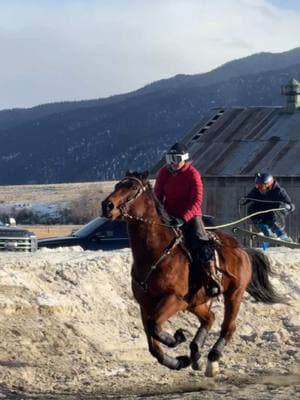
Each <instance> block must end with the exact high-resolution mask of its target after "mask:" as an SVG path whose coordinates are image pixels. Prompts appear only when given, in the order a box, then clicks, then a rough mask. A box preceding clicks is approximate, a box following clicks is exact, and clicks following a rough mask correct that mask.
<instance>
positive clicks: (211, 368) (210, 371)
mask: <svg viewBox="0 0 300 400" xmlns="http://www.w3.org/2000/svg"><path fill="white" fill-rule="evenodd" d="M219 372H220V368H219V363H218V361H208V362H207V366H206V371H205V376H207V377H208V378H212V377H214V376H216V375H217V374H218V373H219Z"/></svg>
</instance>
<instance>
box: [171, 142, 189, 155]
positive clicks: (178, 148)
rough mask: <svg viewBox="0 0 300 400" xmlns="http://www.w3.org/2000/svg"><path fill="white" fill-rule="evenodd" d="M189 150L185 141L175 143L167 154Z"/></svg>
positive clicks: (182, 152)
mask: <svg viewBox="0 0 300 400" xmlns="http://www.w3.org/2000/svg"><path fill="white" fill-rule="evenodd" d="M187 152H188V148H187V147H186V145H185V144H183V143H175V144H173V146H172V147H171V148H170V150H169V151H168V152H167V154H185V153H187Z"/></svg>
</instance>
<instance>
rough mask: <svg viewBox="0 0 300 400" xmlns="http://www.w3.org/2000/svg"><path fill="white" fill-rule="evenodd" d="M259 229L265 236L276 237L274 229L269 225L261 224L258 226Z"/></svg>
mask: <svg viewBox="0 0 300 400" xmlns="http://www.w3.org/2000/svg"><path fill="white" fill-rule="evenodd" d="M258 228H259V230H260V231H261V232H262V233H263V234H264V235H265V236H269V237H275V236H276V235H275V233H274V232H273V231H272V229H271V228H270V227H269V225H267V224H263V223H260V224H258Z"/></svg>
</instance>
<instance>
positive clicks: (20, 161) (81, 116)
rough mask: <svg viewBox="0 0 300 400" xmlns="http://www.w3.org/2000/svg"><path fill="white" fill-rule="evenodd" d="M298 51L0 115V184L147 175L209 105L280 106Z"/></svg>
mask: <svg viewBox="0 0 300 400" xmlns="http://www.w3.org/2000/svg"><path fill="white" fill-rule="evenodd" d="M291 78H295V79H297V80H300V47H299V48H295V49H292V50H290V51H287V52H284V53H276V54H273V53H259V54H254V55H251V56H248V57H245V58H242V59H238V60H233V61H231V62H228V63H226V64H224V65H221V66H220V67H218V68H216V69H214V70H212V71H210V72H207V73H203V74H196V75H176V76H175V77H172V78H170V79H164V80H160V81H157V82H153V83H151V84H149V85H147V86H145V87H143V88H141V89H139V90H136V91H134V92H130V93H126V94H122V95H116V96H111V97H108V98H103V99H96V100H84V101H76V102H61V103H51V104H43V105H39V106H36V107H32V108H29V109H11V110H2V111H0V141H1V142H0V143H1V146H0V184H3V185H4V184H5V185H9V184H13V185H14V184H27V183H62V182H83V181H103V180H114V179H119V178H121V177H122V176H123V175H124V173H125V171H126V170H127V169H139V170H143V169H151V167H152V166H153V164H155V163H156V162H157V161H158V160H159V159H160V158H161V155H162V152H163V151H164V150H166V149H167V148H168V147H169V146H170V145H171V144H172V143H174V142H175V141H176V140H179V139H180V138H181V137H182V136H183V135H184V134H185V133H186V132H187V131H189V130H190V129H191V128H192V127H193V126H194V125H195V124H196V123H198V122H199V120H200V119H202V118H203V117H204V116H205V114H206V113H207V111H208V110H209V109H211V108H215V107H232V106H275V105H279V106H280V105H284V103H285V99H284V97H283V96H282V95H281V94H280V86H281V85H283V84H286V83H287V82H288V81H289V80H290V79H291Z"/></svg>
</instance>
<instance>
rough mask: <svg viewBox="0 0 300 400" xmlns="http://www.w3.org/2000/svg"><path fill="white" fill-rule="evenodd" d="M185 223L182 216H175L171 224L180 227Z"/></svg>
mask: <svg viewBox="0 0 300 400" xmlns="http://www.w3.org/2000/svg"><path fill="white" fill-rule="evenodd" d="M183 224H184V220H183V219H181V218H175V217H173V218H172V220H171V225H172V226H174V228H179V227H180V226H182V225H183Z"/></svg>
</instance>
